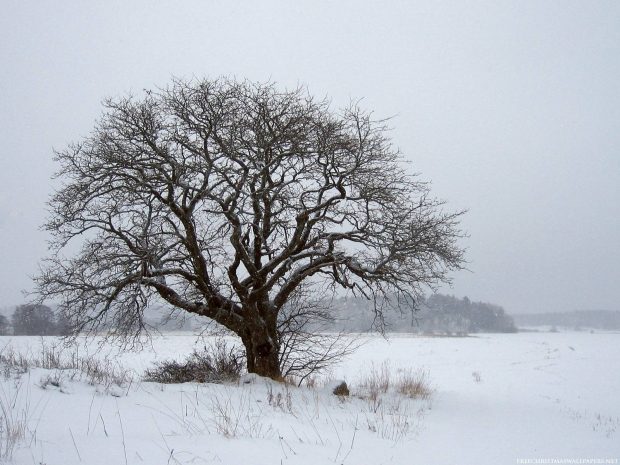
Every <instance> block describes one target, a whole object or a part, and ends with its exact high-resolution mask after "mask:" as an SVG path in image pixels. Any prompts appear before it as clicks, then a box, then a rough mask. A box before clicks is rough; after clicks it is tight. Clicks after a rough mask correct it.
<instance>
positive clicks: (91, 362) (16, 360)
mask: <svg viewBox="0 0 620 465" xmlns="http://www.w3.org/2000/svg"><path fill="white" fill-rule="evenodd" d="M0 367H1V369H2V374H3V375H4V378H5V379H9V378H10V377H11V376H14V375H22V374H24V373H27V372H28V371H30V369H31V368H43V369H46V370H56V372H55V373H51V374H49V375H48V376H46V377H45V378H44V380H42V382H41V387H43V388H45V387H48V386H56V387H59V386H60V384H61V383H62V381H63V380H64V379H65V378H67V377H68V378H69V379H70V380H76V379H78V380H85V381H86V382H87V383H89V384H91V385H93V386H94V385H102V386H104V387H106V388H110V387H111V386H113V385H116V386H119V387H122V386H126V385H128V384H131V383H132V381H133V376H132V373H131V371H130V370H126V369H124V368H122V367H121V366H120V365H119V364H118V363H115V362H113V361H111V360H109V359H96V358H94V357H93V356H80V355H79V353H78V352H76V351H73V352H70V353H68V354H67V352H66V351H65V349H64V348H62V347H59V346H49V345H45V344H43V343H42V344H41V347H40V349H39V351H38V352H35V353H33V352H30V353H27V354H24V353H21V352H17V351H16V350H15V349H14V348H12V347H8V346H7V347H5V348H4V350H2V352H1V353H0Z"/></svg>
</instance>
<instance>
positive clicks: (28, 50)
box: [0, 0, 620, 313]
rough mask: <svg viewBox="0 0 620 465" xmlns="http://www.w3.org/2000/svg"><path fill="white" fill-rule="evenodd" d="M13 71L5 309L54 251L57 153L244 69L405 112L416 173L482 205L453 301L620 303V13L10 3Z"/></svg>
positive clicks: (3, 128) (5, 122) (6, 129)
mask: <svg viewBox="0 0 620 465" xmlns="http://www.w3.org/2000/svg"><path fill="white" fill-rule="evenodd" d="M0 58H1V60H2V61H1V63H2V67H1V71H0V98H1V102H2V104H1V106H0V136H1V148H0V150H1V152H0V257H1V261H0V306H6V305H13V304H18V303H21V302H22V300H23V298H22V295H21V290H23V289H28V288H29V287H30V280H29V278H28V276H29V275H32V274H34V273H35V272H36V270H37V263H38V261H39V259H40V258H41V257H42V256H44V255H45V253H46V242H45V239H46V238H45V235H44V234H43V233H41V232H40V231H38V227H39V225H40V224H41V223H42V221H43V218H44V216H45V201H46V199H47V197H48V195H49V194H50V193H51V192H52V182H51V181H50V176H51V174H52V173H53V171H54V169H55V166H54V163H53V161H52V148H58V149H60V148H63V147H64V146H65V145H66V144H67V143H68V142H70V141H72V140H76V139H78V138H79V137H81V136H84V135H86V134H87V133H88V132H89V131H90V129H91V128H92V127H93V122H94V120H95V119H96V118H97V116H98V115H99V114H100V112H101V105H100V102H101V100H102V98H104V97H105V96H116V95H120V94H123V93H125V92H128V91H131V90H133V91H140V90H141V89H143V88H152V87H155V86H165V85H166V84H167V83H168V82H169V81H170V79H171V77H172V76H179V77H188V78H189V77H192V76H197V77H217V76H220V75H229V76H237V77H240V78H245V77H247V78H249V79H251V80H261V81H265V80H268V79H271V80H273V81H276V82H278V83H280V84H281V85H283V86H289V87H290V86H295V85H297V84H298V83H303V84H306V85H307V86H308V88H309V90H310V91H311V92H312V93H313V94H315V95H318V96H323V95H329V96H330V97H331V98H332V100H333V102H334V104H335V106H338V105H343V104H346V103H347V102H348V101H349V99H351V98H355V99H357V98H360V97H363V98H364V100H363V102H362V106H364V107H365V108H367V109H372V110H374V111H375V113H376V115H378V116H395V118H394V120H393V121H392V126H393V127H394V130H393V133H392V136H393V139H394V141H395V143H396V144H397V145H398V146H399V147H400V149H401V150H402V152H403V153H404V155H405V156H406V158H407V159H409V160H411V162H412V169H413V170H415V171H417V172H421V173H422V177H423V178H424V179H430V180H432V182H433V191H434V193H435V194H436V195H437V196H438V197H441V198H444V199H446V200H448V202H449V205H450V207H452V208H454V209H460V208H468V209H469V210H470V211H469V213H468V214H467V215H466V216H465V217H464V218H463V222H462V224H463V227H464V228H465V229H466V230H467V231H468V232H469V234H470V236H471V237H470V239H468V240H466V241H464V245H465V246H467V247H468V248H469V252H468V260H469V262H470V264H469V268H470V269H471V270H472V273H469V272H462V273H458V274H456V275H455V276H454V286H453V288H452V289H445V290H444V291H445V292H450V293H454V294H456V295H458V296H464V295H467V296H469V297H470V298H471V299H473V300H485V301H492V302H495V303H498V304H501V305H503V306H504V307H505V308H506V309H507V310H508V311H509V312H513V313H516V312H535V311H561V310H573V309H589V308H598V309H619V308H620V305H618V302H619V301H620V292H619V288H620V2H617V1H609V2H603V1H594V0H592V1H568V0H562V1H540V0H532V1H513V2H501V1H496V0H494V1H488V2H463V1H455V2H425V3H422V2H411V1H401V2H398V1H392V2H387V1H383V2H378V1H377V2H372V1H362V0H357V1H332V2H323V1H312V2H310V1H294V2H293V1H279V2H275V1H263V2H259V1H247V2H234V1H217V2H216V1H193V2H192V1H183V2H178V1H176V2H172V1H170V2H164V1H153V0H150V1H131V2H128V1H105V2H103V1H98V2H84V1H74V2H70V1H62V0H59V1H55V2H43V1H40V2H34V1H33V2H24V1H22V0H3V1H2V15H0Z"/></svg>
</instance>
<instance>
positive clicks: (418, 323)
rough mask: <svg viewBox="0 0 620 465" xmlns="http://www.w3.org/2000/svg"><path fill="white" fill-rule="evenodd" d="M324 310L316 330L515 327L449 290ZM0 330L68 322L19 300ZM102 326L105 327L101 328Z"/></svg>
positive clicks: (63, 326) (498, 310)
mask: <svg viewBox="0 0 620 465" xmlns="http://www.w3.org/2000/svg"><path fill="white" fill-rule="evenodd" d="M316 305H317V306H319V307H321V308H322V309H323V310H324V314H326V315H328V316H329V317H328V318H327V319H324V320H321V321H320V324H318V325H316V326H312V325H311V326H309V327H308V329H309V330H315V331H343V332H369V331H374V330H377V329H384V330H385V331H388V332H407V333H411V332H415V333H428V334H457V335H462V334H469V333H481V332H495V333H498V332H500V333H507V332H515V331H516V330H517V329H516V327H515V324H514V321H513V320H512V318H511V317H510V316H508V315H506V313H505V312H504V309H503V308H502V307H500V306H499V305H494V304H490V303H484V302H472V301H470V300H469V299H468V298H467V297H465V298H462V299H459V298H456V297H453V296H449V295H443V294H433V295H431V296H429V297H421V298H419V299H417V300H416V301H415V302H414V301H405V302H402V301H401V302H400V303H399V304H398V305H397V304H396V302H395V301H390V302H388V301H384V302H379V306H378V311H379V313H380V315H381V318H377V317H376V315H377V313H375V311H374V307H373V304H372V303H371V302H370V301H368V300H366V299H362V298H355V297H347V298H344V297H339V298H335V299H333V300H330V301H329V302H327V301H321V302H318V303H316ZM0 317H1V318H0V334H14V335H16V336H18V335H64V334H67V333H68V332H69V325H68V324H67V322H66V321H64V320H63V319H62V317H60V316H59V315H56V313H55V312H54V311H53V310H52V309H51V308H49V307H47V306H45V305H20V306H18V307H16V308H15V311H14V312H13V315H12V317H11V318H10V320H9V319H8V318H6V317H3V316H1V315H0ZM144 317H145V324H146V325H147V327H150V328H153V329H157V330H159V331H179V330H181V331H197V330H201V329H204V327H205V325H207V324H209V320H207V319H205V318H203V317H195V316H192V315H188V314H186V313H185V312H173V313H172V314H170V312H169V311H167V310H166V309H164V308H159V307H156V308H150V309H149V311H148V312H146V314H145V316H144ZM101 329H105V328H104V327H102V328H101Z"/></svg>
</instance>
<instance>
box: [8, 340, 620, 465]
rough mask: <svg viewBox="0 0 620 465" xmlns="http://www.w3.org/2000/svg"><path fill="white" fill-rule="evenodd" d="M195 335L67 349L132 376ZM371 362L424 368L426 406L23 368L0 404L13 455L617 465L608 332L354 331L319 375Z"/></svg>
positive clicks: (183, 349) (618, 373)
mask: <svg viewBox="0 0 620 465" xmlns="http://www.w3.org/2000/svg"><path fill="white" fill-rule="evenodd" d="M54 342H55V340H54V339H53V338H50V339H47V340H44V341H43V343H44V344H46V345H48V346H49V345H50V344H53V343H54ZM41 343H42V339H41V338H27V337H20V338H17V337H15V338H9V337H3V338H0V348H2V347H5V346H7V345H10V346H11V347H13V348H14V349H15V350H17V351H20V352H28V351H30V352H31V353H37V352H38V351H39V350H40V346H41ZM195 344H196V337H194V336H190V335H186V334H185V335H183V334H169V335H164V336H159V337H157V338H155V339H154V340H153V346H152V347H151V348H147V349H145V350H143V351H142V352H139V353H133V352H120V353H119V352H118V351H115V350H114V349H106V350H101V349H96V348H95V346H94V345H93V344H92V343H91V345H90V346H88V347H90V349H87V348H86V347H83V346H82V347H80V356H82V357H83V356H87V355H92V356H94V357H97V358H100V359H107V360H109V361H111V362H112V363H114V364H119V365H121V366H124V367H126V368H130V369H132V370H134V371H135V372H136V373H137V374H138V375H136V378H137V379H139V374H140V373H142V372H143V370H144V369H145V368H147V367H149V366H150V365H151V363H152V362H153V361H154V360H161V359H169V358H177V359H182V358H183V356H184V355H186V354H188V353H189V352H191V351H192V349H193V348H194V347H195ZM198 344H200V341H199V342H198ZM4 350H7V349H4ZM373 370H374V371H381V370H383V371H386V370H387V371H389V373H390V376H391V378H392V380H393V382H395V381H396V380H397V379H398V377H399V376H401V375H402V374H403V373H407V372H409V371H411V372H412V373H419V372H421V371H425V372H427V374H428V379H429V381H430V384H431V385H432V387H433V389H434V393H433V395H432V397H431V398H430V400H421V399H410V398H407V397H405V396H402V395H399V394H397V393H395V392H394V391H393V390H391V391H389V392H388V393H387V394H381V395H380V397H379V398H378V399H374V400H373V399H369V398H368V396H367V395H366V398H358V397H357V396H355V395H352V396H350V397H349V398H347V399H345V400H342V399H339V398H338V397H336V396H333V395H332V394H330V393H329V392H328V391H327V390H326V389H322V388H320V387H314V388H307V387H303V388H296V387H290V386H284V385H280V384H275V383H272V382H267V381H265V380H260V379H259V380H257V381H255V382H254V383H251V384H241V385H200V384H195V383H187V384H182V385H160V384H156V383H146V382H141V381H139V380H138V381H135V382H133V383H132V384H130V385H126V386H124V387H123V388H120V387H118V386H111V387H106V386H105V385H91V384H89V383H88V382H87V380H86V379H84V377H80V376H77V375H75V376H74V377H73V380H71V376H70V375H71V374H70V373H64V374H58V373H55V372H53V371H52V372H50V371H47V370H42V369H31V370H30V372H29V373H27V374H25V375H23V376H22V377H21V378H17V379H16V378H15V377H14V376H9V377H8V378H6V377H4V376H3V377H2V378H1V379H2V380H1V384H0V388H1V389H0V400H2V404H3V406H4V408H5V413H4V415H7V414H8V415H12V416H13V419H12V420H13V422H14V423H19V421H20V419H21V418H26V423H27V429H28V430H27V431H26V433H25V435H24V436H25V438H24V440H23V441H22V442H21V444H20V445H18V446H17V447H16V448H15V450H14V453H13V459H12V460H13V462H14V463H16V464H36V465H69V464H78V463H81V464H91V465H99V464H143V463H144V464H149V465H151V464H210V463H214V464H241V463H243V464H247V465H253V464H270V465H272V464H304V465H305V464H332V463H336V464H343V463H344V464H384V463H385V464H387V463H394V464H504V463H510V464H512V463H515V464H516V463H527V460H537V459H538V460H540V459H551V460H550V461H547V463H571V462H570V460H579V459H599V460H600V461H599V462H598V463H617V459H618V458H620V394H619V393H620V334H612V333H600V332H597V333H589V332H569V333H519V334H497V335H479V336H476V337H463V338H439V337H435V338H432V337H415V336H404V335H394V336H391V337H390V338H389V339H388V340H385V339H383V338H381V337H378V336H377V337H368V336H365V337H364V344H363V345H362V347H360V349H359V350H358V351H357V352H356V353H355V355H353V356H352V357H350V358H349V359H347V360H346V361H345V362H344V363H342V364H341V365H340V366H337V367H335V368H334V369H333V371H332V373H330V374H329V375H328V376H329V377H330V378H333V379H345V380H346V381H347V383H348V384H349V386H350V388H351V390H352V393H353V394H356V393H357V394H360V395H361V394H364V390H363V389H361V388H359V387H358V386H359V385H360V384H361V382H362V380H363V379H364V378H365V377H367V376H368V374H369V373H370V372H371V371H373ZM50 380H52V381H59V382H58V383H55V382H53V383H52V382H50ZM54 384H59V386H55V385H54ZM42 386H44V387H42ZM366 394H367V393H366ZM7 408H8V409H9V410H8V411H6V409H7ZM606 459H607V460H606ZM529 463H535V462H533V461H532V462H529ZM539 463H543V462H539ZM572 463H577V462H574V461H573V462H572ZM581 463H596V462H581Z"/></svg>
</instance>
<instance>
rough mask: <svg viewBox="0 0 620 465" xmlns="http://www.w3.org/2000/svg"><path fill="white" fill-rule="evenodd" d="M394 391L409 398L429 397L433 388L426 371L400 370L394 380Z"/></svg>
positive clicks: (425, 398)
mask: <svg viewBox="0 0 620 465" xmlns="http://www.w3.org/2000/svg"><path fill="white" fill-rule="evenodd" d="M396 391H397V392H398V393H399V394H402V395H403V396H406V397H409V398H410V399H422V400H428V399H430V397H431V395H432V394H433V390H432V388H431V386H430V383H429V380H428V372H426V371H422V370H420V371H411V370H408V371H404V372H401V373H400V374H399V377H398V379H397V381H396Z"/></svg>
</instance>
